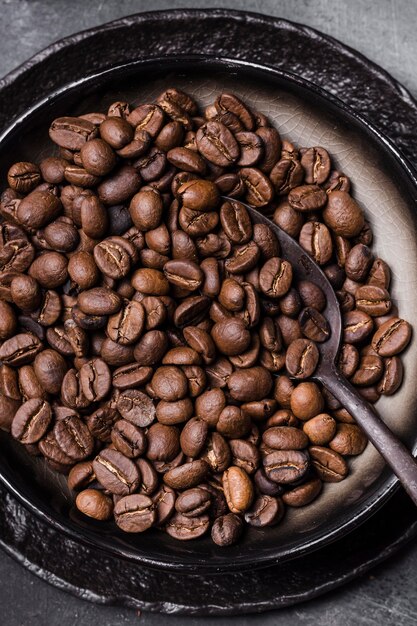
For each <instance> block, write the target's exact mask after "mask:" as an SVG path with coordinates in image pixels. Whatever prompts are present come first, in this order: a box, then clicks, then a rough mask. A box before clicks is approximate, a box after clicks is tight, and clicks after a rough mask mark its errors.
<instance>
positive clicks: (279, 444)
mask: <svg viewBox="0 0 417 626" xmlns="http://www.w3.org/2000/svg"><path fill="white" fill-rule="evenodd" d="M262 441H263V442H264V443H265V444H266V445H267V446H268V447H269V448H273V449H274V450H303V448H306V447H307V445H308V438H307V436H306V435H305V433H303V431H302V430H300V429H299V428H294V427H291V426H273V427H271V428H267V429H266V430H265V432H264V434H263V435H262Z"/></svg>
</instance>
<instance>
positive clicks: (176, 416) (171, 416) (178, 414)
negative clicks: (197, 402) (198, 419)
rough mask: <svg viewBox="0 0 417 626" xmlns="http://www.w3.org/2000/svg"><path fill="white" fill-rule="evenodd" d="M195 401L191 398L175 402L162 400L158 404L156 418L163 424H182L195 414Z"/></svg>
mask: <svg viewBox="0 0 417 626" xmlns="http://www.w3.org/2000/svg"><path fill="white" fill-rule="evenodd" d="M193 411H194V408H193V403H192V401H191V399H190V398H183V399H182V400H176V401H174V402H167V401H166V400H160V402H158V404H157V406H156V418H157V420H158V422H160V423H161V424H167V425H171V424H182V423H184V422H186V421H187V420H189V419H190V418H191V416H192V415H193Z"/></svg>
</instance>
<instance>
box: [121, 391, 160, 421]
mask: <svg viewBox="0 0 417 626" xmlns="http://www.w3.org/2000/svg"><path fill="white" fill-rule="evenodd" d="M116 406H117V410H118V411H119V413H120V415H121V416H122V417H123V418H124V419H125V420H127V421H129V422H132V424H134V425H135V426H140V427H141V428H145V427H146V426H149V425H150V424H152V422H153V421H154V419H155V406H154V403H153V402H152V399H151V398H150V397H149V396H147V395H146V394H145V393H143V392H142V391H139V390H137V389H126V390H123V391H121V392H120V393H119V395H118V397H117V402H116Z"/></svg>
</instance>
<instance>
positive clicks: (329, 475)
mask: <svg viewBox="0 0 417 626" xmlns="http://www.w3.org/2000/svg"><path fill="white" fill-rule="evenodd" d="M309 453H310V457H311V463H312V464H313V466H314V469H315V470H316V472H317V474H318V475H319V478H321V480H322V481H323V482H325V483H338V482H340V481H341V480H343V479H344V478H346V476H347V474H348V472H349V469H348V466H347V465H346V461H345V460H344V459H343V457H342V456H341V455H340V454H338V453H337V452H335V451H334V450H329V449H328V448H323V447H321V446H311V447H310V448H309Z"/></svg>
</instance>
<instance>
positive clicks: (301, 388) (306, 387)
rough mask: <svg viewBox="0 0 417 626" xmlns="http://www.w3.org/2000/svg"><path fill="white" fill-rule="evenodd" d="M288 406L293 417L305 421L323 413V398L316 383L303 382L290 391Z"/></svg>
mask: <svg viewBox="0 0 417 626" xmlns="http://www.w3.org/2000/svg"><path fill="white" fill-rule="evenodd" d="M278 402H279V399H278ZM290 406H291V410H292V412H293V413H294V415H295V416H296V417H298V418H299V419H301V420H303V421H305V420H309V419H311V418H312V417H314V416H315V415H318V414H319V413H321V412H322V411H323V409H324V398H323V395H322V393H321V392H320V389H319V388H318V386H317V385H316V383H310V382H304V383H300V384H299V385H297V387H296V388H295V389H294V390H293V391H292V393H291V399H290Z"/></svg>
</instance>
